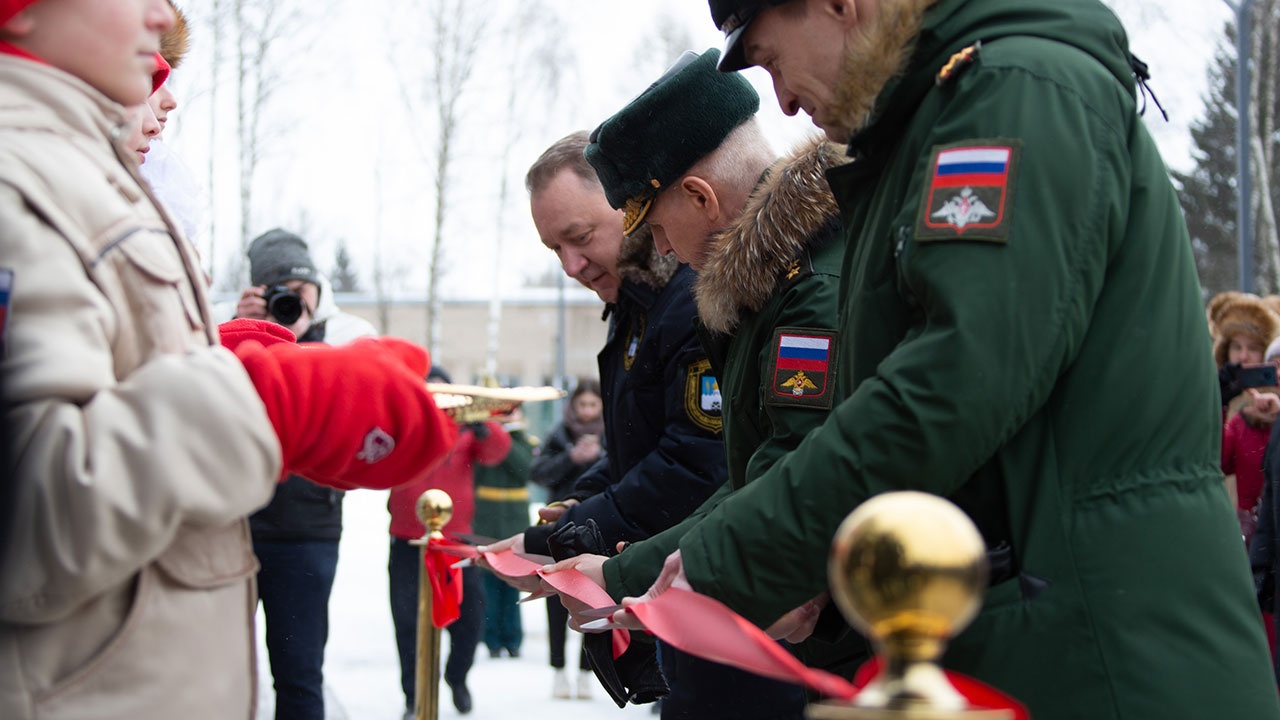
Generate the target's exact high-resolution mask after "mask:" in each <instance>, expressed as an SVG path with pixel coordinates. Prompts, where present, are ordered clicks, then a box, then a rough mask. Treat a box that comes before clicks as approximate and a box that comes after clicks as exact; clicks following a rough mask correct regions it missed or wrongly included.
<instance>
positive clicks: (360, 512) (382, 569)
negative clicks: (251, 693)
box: [258, 490, 652, 720]
mask: <svg viewBox="0 0 1280 720" xmlns="http://www.w3.org/2000/svg"><path fill="white" fill-rule="evenodd" d="M386 503H387V494H386V493H385V492H372V491H367V490H359V491H356V492H352V493H348V494H347V498H346V501H345V506H344V510H343V513H344V518H345V528H344V530H343V533H342V546H341V551H340V555H339V560H338V574H337V578H336V579H335V580H334V584H333V596H332V598H331V599H330V604H329V613H330V616H329V618H330V619H329V622H330V629H329V646H328V651H327V653H326V655H325V684H326V686H327V690H328V693H327V694H328V696H329V700H330V702H329V705H330V708H329V718H330V720H400V718H401V715H402V714H403V712H404V696H403V694H402V693H401V692H400V669H399V663H398V661H397V659H396V648H395V637H394V634H393V632H392V627H391V610H390V608H389V606H388V601H387V544H388V537H387V524H388V521H389V516H388V515H387V507H386ZM543 607H544V606H543V603H542V602H541V601H535V602H531V603H525V604H523V605H522V606H521V608H522V620H523V622H524V645H523V646H522V648H521V654H520V657H519V658H514V659H513V658H509V657H506V656H505V655H504V656H503V657H501V658H499V659H493V658H490V657H489V652H488V650H487V649H486V648H485V646H484V643H481V644H480V648H479V650H478V652H477V653H476V664H475V667H474V668H472V670H471V674H470V676H469V677H468V680H467V685H468V687H470V689H471V695H472V697H473V699H474V705H475V708H474V710H472V712H471V714H470V715H467V716H466V717H468V718H473V719H474V720H508V719H509V718H515V717H519V718H522V719H527V720H533V719H535V718H556V717H562V716H566V715H568V716H571V717H573V718H574V720H616V719H618V718H632V719H633V720H635V719H636V718H641V717H646V718H647V717H652V716H651V715H650V714H649V710H650V706H647V705H646V706H628V707H627V708H626V709H625V710H620V709H618V706H616V705H614V704H613V702H612V701H611V700H609V698H608V696H607V695H606V694H605V692H604V690H603V689H602V688H600V687H599V685H598V683H597V684H593V685H592V687H591V690H592V698H591V699H590V700H579V699H574V700H555V699H552V697H551V677H552V675H551V673H552V671H551V667H550V665H549V664H548V654H547V616H546V611H545V610H544V609H543ZM262 622H263V620H262V614H261V612H259V614H258V636H259V640H258V657H259V675H260V681H259V686H260V687H261V688H262V690H261V693H260V695H261V697H260V698H259V704H258V718H259V720H271V718H272V716H273V712H272V708H273V698H272V692H271V675H270V672H269V670H268V669H267V661H266V648H265V646H263V644H262ZM580 637H581V636H579V635H578V634H577V633H570V638H569V647H568V649H567V650H566V652H565V655H566V657H568V658H569V659H570V663H569V664H570V666H571V667H570V684H571V685H573V684H575V683H576V681H577V672H576V670H574V669H573V668H575V667H576V659H577V657H578V643H579V641H580ZM443 652H445V653H447V652H448V636H447V635H446V636H445V639H444V650H443ZM592 681H593V683H594V678H592ZM441 694H442V695H443V697H442V699H441V703H440V713H439V717H440V718H442V719H443V718H457V717H462V716H460V715H459V714H458V712H457V710H455V709H454V707H453V704H452V703H451V702H450V699H449V690H448V688H447V687H445V686H444V684H443V683H442V684H441Z"/></svg>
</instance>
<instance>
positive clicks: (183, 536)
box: [156, 520, 258, 588]
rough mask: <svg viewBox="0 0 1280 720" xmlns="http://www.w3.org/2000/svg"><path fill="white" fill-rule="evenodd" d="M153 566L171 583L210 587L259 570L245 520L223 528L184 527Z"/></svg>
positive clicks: (234, 580)
mask: <svg viewBox="0 0 1280 720" xmlns="http://www.w3.org/2000/svg"><path fill="white" fill-rule="evenodd" d="M156 565H158V566H159V567H160V569H161V570H162V571H163V572H164V574H165V575H167V576H169V578H170V579H172V580H173V581H174V582H176V583H178V584H179V585H183V586H186V587H189V588H212V587H218V586H220V585H225V584H227V583H230V582H236V581H238V580H241V579H243V578H245V577H248V576H249V575H252V574H253V573H255V572H257V570H258V559H257V558H256V557H255V556H254V554H253V544H252V542H251V541H250V539H249V531H248V527H247V525H246V523H245V522H244V521H241V520H237V521H236V522H234V523H231V524H230V525H227V526H226V527H222V528H192V527H190V526H184V527H183V529H182V530H180V531H179V532H178V536H177V537H176V538H174V541H173V544H172V545H170V546H169V549H167V550H165V552H164V554H163V555H161V556H160V557H159V558H157V559H156Z"/></svg>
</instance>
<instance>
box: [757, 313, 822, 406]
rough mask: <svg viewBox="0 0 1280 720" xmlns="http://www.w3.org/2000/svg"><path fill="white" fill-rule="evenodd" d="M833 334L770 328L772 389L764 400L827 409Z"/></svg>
mask: <svg viewBox="0 0 1280 720" xmlns="http://www.w3.org/2000/svg"><path fill="white" fill-rule="evenodd" d="M836 338H837V333H836V332H835V331H833V330H813V329H809V328H778V329H777V330H776V331H774V335H773V367H772V368H771V372H770V377H772V378H773V381H772V392H770V393H768V395H767V396H766V397H765V402H766V403H768V404H770V405H794V406H797V407H811V408H819V409H823V410H830V409H831V405H832V395H833V393H832V392H831V377H832V374H833V373H834V372H835V369H836V362H835V361H836V347H835V340H836Z"/></svg>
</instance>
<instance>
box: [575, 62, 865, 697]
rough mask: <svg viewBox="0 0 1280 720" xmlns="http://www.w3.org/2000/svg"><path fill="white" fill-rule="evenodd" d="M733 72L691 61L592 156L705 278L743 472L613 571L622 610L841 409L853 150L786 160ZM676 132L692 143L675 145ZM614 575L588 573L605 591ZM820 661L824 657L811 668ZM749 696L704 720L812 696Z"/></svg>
mask: <svg viewBox="0 0 1280 720" xmlns="http://www.w3.org/2000/svg"><path fill="white" fill-rule="evenodd" d="M719 57H720V53H719V51H718V50H709V51H707V52H705V53H703V54H702V55H700V56H698V55H695V54H693V53H686V55H685V57H684V58H682V59H681V60H680V61H678V62H677V63H676V65H675V66H673V67H672V69H671V70H669V71H668V73H667V74H666V75H664V77H663V78H661V79H660V80H659V81H658V82H656V83H655V84H654V85H653V86H651V87H650V88H649V89H648V90H647V91H646V92H645V93H644V94H642V95H641V96H640V97H639V98H637V99H636V100H635V101H633V102H632V103H630V104H629V105H627V106H626V107H625V108H623V109H622V110H620V111H619V112H618V113H616V114H615V115H613V116H612V117H610V118H609V119H608V120H606V121H605V122H604V123H603V124H602V125H601V126H600V128H599V129H598V130H597V131H596V132H595V133H593V134H592V141H591V144H589V145H588V146H587V149H586V152H585V154H586V157H587V160H588V161H589V162H591V164H592V166H593V167H595V169H596V172H597V175H598V176H599V177H600V180H601V184H602V185H603V187H604V189H605V194H606V196H607V197H608V198H609V201H610V204H612V205H613V206H614V207H617V208H620V209H624V210H625V211H626V217H627V219H628V227H629V228H632V229H634V228H637V227H639V225H640V224H641V223H644V224H647V225H648V227H649V229H650V230H651V231H652V234H653V238H654V243H655V245H656V247H657V249H658V250H659V252H662V253H664V254H670V253H674V254H675V255H676V256H677V257H679V259H680V260H681V261H683V262H687V263H689V264H690V265H691V266H692V267H693V268H694V269H695V270H697V271H698V280H697V283H696V284H695V286H694V295H695V297H696V299H697V302H698V320H699V334H700V338H701V340H702V343H703V347H704V348H706V350H707V356H708V358H709V359H710V361H711V363H712V367H713V369H714V370H715V371H716V377H718V378H720V386H719V391H720V393H719V394H720V397H721V398H722V403H723V405H722V408H721V410H722V418H723V421H724V440H725V455H726V458H727V461H728V466H729V481H728V482H727V483H726V484H725V485H724V486H723V487H722V488H721V490H720V491H719V492H717V493H716V494H715V495H713V496H712V497H711V498H710V499H709V500H708V501H707V502H706V503H704V504H703V505H702V507H700V508H699V509H698V510H697V511H695V512H694V514H693V515H691V516H690V517H689V518H687V519H686V520H684V521H683V522H681V523H680V524H679V525H676V526H675V527H673V528H671V529H669V530H667V531H665V532H663V533H662V534H660V535H657V536H655V537H653V538H650V539H648V540H646V541H643V542H639V543H635V544H633V545H632V546H631V547H630V548H629V549H628V550H627V551H626V552H625V553H623V554H622V555H620V556H619V557H618V558H617V560H616V561H615V562H613V563H611V564H610V565H608V566H606V567H608V568H610V570H611V573H610V575H609V577H608V578H607V583H606V589H608V590H610V591H614V590H615V588H616V589H617V593H616V594H618V595H621V594H626V592H627V591H628V590H629V589H638V591H643V590H644V588H646V587H648V585H649V584H650V583H651V582H652V580H653V578H654V577H656V576H657V574H658V573H659V572H660V570H661V568H662V565H663V562H664V560H665V558H666V556H667V555H668V554H669V553H671V552H672V551H673V550H675V549H676V548H677V547H678V543H679V541H680V538H681V537H682V536H683V535H684V534H685V533H686V532H688V531H689V530H690V529H691V528H693V527H695V526H696V525H697V524H698V523H699V522H700V520H701V519H702V518H703V517H704V516H706V514H707V513H709V512H711V511H712V510H713V509H714V508H715V507H716V506H717V505H718V504H719V503H721V502H723V501H725V500H726V499H727V498H730V497H732V496H733V494H734V493H736V492H738V491H739V490H741V489H742V488H743V487H744V486H746V485H747V484H749V483H750V482H752V480H753V479H754V478H755V477H757V476H759V475H760V474H761V473H763V472H764V471H765V470H767V469H768V468H769V467H770V466H772V465H773V464H774V463H775V462H777V460H778V459H779V458H781V457H783V456H784V455H785V454H786V453H788V452H790V451H792V450H794V449H795V447H796V446H797V445H799V443H800V442H801V440H803V438H804V437H805V435H806V434H807V433H808V432H809V431H810V430H812V429H813V428H815V427H817V426H818V425H820V424H821V423H822V420H823V419H824V418H825V416H826V414H827V413H828V412H829V411H830V409H831V407H832V403H833V398H834V397H835V396H836V392H835V388H834V382H835V377H836V371H837V368H838V365H837V354H836V352H835V345H836V343H837V342H838V339H839V337H838V336H839V333H838V332H837V331H836V329H835V321H836V319H837V306H838V302H837V301H838V288H839V284H840V273H839V265H840V262H841V258H842V256H843V254H842V252H841V245H840V243H839V241H838V234H839V232H838V231H839V228H840V224H839V218H838V212H837V208H836V203H835V199H834V198H833V197H832V195H831V192H830V190H829V188H828V187H827V184H826V179H825V177H824V175H823V173H824V171H825V170H827V169H828V168H830V167H832V166H835V165H839V164H842V163H843V162H844V161H845V158H844V157H843V154H842V148H840V147H839V146H836V145H832V144H830V143H825V142H821V141H819V140H818V139H816V138H815V139H814V140H811V141H808V142H805V143H803V144H802V145H801V147H799V148H798V149H796V150H795V152H793V153H792V154H791V155H789V156H787V157H785V158H782V159H780V160H779V159H778V158H777V157H776V155H775V153H774V152H773V150H772V149H770V147H769V145H768V143H767V142H766V141H765V139H764V137H763V135H762V133H761V130H760V127H759V125H758V122H757V121H756V120H755V118H754V111H755V108H756V94H755V91H754V90H753V89H752V88H751V86H750V85H749V84H748V83H747V82H746V80H745V79H743V78H741V77H738V76H726V75H724V74H721V73H718V72H717V71H716V62H717V61H718V60H719ZM724 123H731V125H730V127H729V128H728V129H721V130H718V131H717V132H716V134H715V135H713V136H712V137H711V139H707V138H705V137H703V136H702V133H703V132H706V133H710V132H711V130H710V128H716V127H717V126H720V125H723V124H724ZM677 133H682V134H683V138H682V141H681V142H679V143H673V142H671V138H672V137H673V135H675V134H677ZM602 561H603V558H600V557H598V556H596V557H594V558H589V559H588V558H578V559H576V561H575V562H573V564H574V565H575V566H576V567H578V569H580V570H583V571H584V572H586V573H587V574H588V576H589V577H593V578H594V579H595V580H596V581H597V582H601V583H605V579H604V578H602V577H601V575H600V573H599V567H600V563H601V562H602ZM570 602H571V601H570ZM811 645H814V646H818V643H812V644H811ZM814 652H820V649H819V648H818V647H814V648H805V649H804V650H803V655H805V656H809V657H813V653H814ZM860 657H865V653H864V654H863V655H861V656H860ZM664 662H665V658H664ZM664 669H666V666H665V665H664ZM699 690H700V692H702V693H704V694H705V693H706V689H705V688H699ZM673 692H674V690H673ZM736 695H737V696H739V697H742V701H741V702H736V703H734V704H731V705H727V704H726V703H725V700H724V698H723V697H716V698H715V702H713V703H707V706H706V707H699V708H698V715H697V716H698V717H703V718H714V717H726V718H727V717H735V718H745V717H769V718H775V717H800V716H801V713H802V705H803V702H802V700H801V697H800V695H799V693H794V694H792V695H790V696H789V697H790V698H791V699H790V700H789V701H788V702H791V703H794V705H792V706H790V709H789V710H788V711H787V712H789V713H791V714H790V715H784V714H782V713H781V711H780V710H771V709H768V708H765V707H762V706H761V704H760V701H759V699H755V698H753V699H749V701H748V699H747V698H745V697H743V693H742V692H741V690H739V691H737V692H736Z"/></svg>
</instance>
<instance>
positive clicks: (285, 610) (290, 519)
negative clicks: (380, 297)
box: [235, 228, 377, 720]
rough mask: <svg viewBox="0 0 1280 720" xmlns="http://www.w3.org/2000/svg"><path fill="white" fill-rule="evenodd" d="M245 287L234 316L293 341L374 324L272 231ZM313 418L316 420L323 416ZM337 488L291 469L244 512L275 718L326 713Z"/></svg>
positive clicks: (346, 333)
mask: <svg viewBox="0 0 1280 720" xmlns="http://www.w3.org/2000/svg"><path fill="white" fill-rule="evenodd" d="M249 278H250V282H251V283H253V284H252V286H250V287H247V288H245V289H244V291H243V292H242V293H241V294H240V300H239V302H237V303H236V309H235V316H236V317H237V318H250V319H256V320H267V321H269V322H273V323H276V324H278V325H282V326H284V327H285V328H287V329H288V330H289V331H290V332H292V333H293V334H294V335H295V336H296V337H297V338H298V342H300V343H306V342H323V343H327V344H330V345H342V344H345V343H348V342H351V341H352V340H355V339H357V338H360V337H366V336H371V335H376V334H377V331H376V330H374V327H373V325H371V324H369V323H368V322H367V321H365V320H363V319H362V318H358V317H356V316H354V315H349V314H347V313H344V312H342V311H341V310H339V309H338V306H337V303H335V302H334V300H333V292H332V291H331V290H330V288H329V287H328V281H327V280H326V279H325V278H324V276H322V275H321V274H320V272H319V271H318V270H317V269H316V264H315V263H314V262H312V260H311V255H310V253H309V251H308V248H307V243H306V241H304V240H303V239H302V238H300V237H298V236H297V235H295V234H293V233H291V232H288V231H286V230H281V229H279V228H276V229H274V230H269V231H267V232H265V233H263V234H262V235H260V236H258V237H257V238H255V239H254V240H253V242H252V243H250V244H249ZM324 421H325V420H324V418H316V422H324ZM343 496H344V493H343V491H341V490H336V489H334V488H330V487H325V486H322V485H317V484H315V483H313V482H311V481H310V480H308V479H306V478H304V477H302V476H301V475H290V476H289V478H288V479H287V480H285V481H284V482H282V483H280V484H279V485H278V486H277V487H276V492H275V495H274V496H273V497H272V498H271V502H270V504H268V505H267V506H266V507H264V508H262V509H261V510H259V511H258V512H256V513H254V514H253V515H252V516H250V518H249V527H250V529H251V531H252V534H253V550H254V553H255V554H256V555H257V556H258V562H259V563H260V564H261V569H260V570H259V571H258V597H259V599H260V600H261V601H262V611H263V614H264V615H266V630H267V637H266V643H267V657H268V659H269V660H270V663H271V675H272V678H273V680H274V686H275V691H276V712H275V717H276V720H323V718H324V715H325V712H324V674H323V664H324V646H325V643H326V641H327V640H328V637H329V593H330V591H331V590H332V589H333V578H334V574H335V572H336V571H337V567H338V541H339V540H340V539H341V537H342V499H343Z"/></svg>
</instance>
